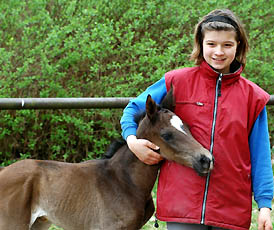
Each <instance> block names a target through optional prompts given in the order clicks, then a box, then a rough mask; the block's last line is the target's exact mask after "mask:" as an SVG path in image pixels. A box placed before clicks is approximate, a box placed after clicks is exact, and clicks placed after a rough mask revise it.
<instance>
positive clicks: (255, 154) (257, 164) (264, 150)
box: [249, 108, 273, 208]
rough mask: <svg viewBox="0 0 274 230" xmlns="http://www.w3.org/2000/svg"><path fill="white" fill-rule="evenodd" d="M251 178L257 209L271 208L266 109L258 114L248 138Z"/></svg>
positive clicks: (270, 173)
mask: <svg viewBox="0 0 274 230" xmlns="http://www.w3.org/2000/svg"><path fill="white" fill-rule="evenodd" d="M249 147H250V154H251V176H252V187H253V192H254V199H255V201H256V202H257V204H258V207H259V208H263V207H268V208H271V201H272V199H273V171H272V166H271V153H270V142H269V134H268V126H267V113H266V108H264V109H263V110H262V112H261V113H260V114H259V116H258V118H257V120H256V121H255V123H254V126H253V128H252V131H251V134H250V136H249Z"/></svg>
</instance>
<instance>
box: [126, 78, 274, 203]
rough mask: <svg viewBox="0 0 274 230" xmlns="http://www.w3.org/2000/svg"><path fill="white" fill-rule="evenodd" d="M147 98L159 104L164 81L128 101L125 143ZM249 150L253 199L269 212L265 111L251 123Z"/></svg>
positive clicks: (269, 168)
mask: <svg viewBox="0 0 274 230" xmlns="http://www.w3.org/2000/svg"><path fill="white" fill-rule="evenodd" d="M148 94H150V95H151V96H152V98H153V100H155V102H156V103H158V104H160V103H161V101H162V99H163V98H164V97H165V95H166V94H167V89H166V84H165V77H163V78H161V79H160V80H159V81H157V82H156V83H155V84H153V85H151V86H150V87H149V88H147V89H146V90H145V91H144V92H143V93H142V94H140V95H139V96H138V97H137V98H135V99H133V100H131V101H130V103H129V104H128V105H127V107H126V108H125V109H124V113H123V116H122V118H121V127H122V136H123V138H124V139H126V138H127V137H128V136H129V135H136V130H137V124H136V123H135V122H134V115H135V114H136V113H138V112H139V111H143V110H144V109H145V102H146V98H147V95H148ZM249 147H250V156H251V176H252V188H253V192H254V199H255V200H256V202H257V204H258V207H259V208H263V207H268V208H271V201H272V199H273V172H272V166H271V154H270V142H269V134H268V124H267V112H266V108H264V109H263V110H262V112H261V113H260V114H259V116H258V118H257V119H256V121H255V123H254V126H253V128H252V131H251V134H250V136H249Z"/></svg>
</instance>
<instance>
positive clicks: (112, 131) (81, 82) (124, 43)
mask: <svg viewBox="0 0 274 230" xmlns="http://www.w3.org/2000/svg"><path fill="white" fill-rule="evenodd" d="M215 8H230V9H231V10H233V11H234V12H236V14H237V15H239V16H240V18H241V19H242V21H243V22H244V24H245V25H246V29H247V31H248V34H249V38H250V44H251V51H250V53H249V57H248V63H247V68H246V70H245V73H244V75H245V76H246V77H247V78H249V79H251V80H252V81H254V82H256V83H257V84H258V85H260V86H261V87H262V88H264V89H265V90H266V91H268V92H269V93H270V94H273V93H274V91H273V90H274V73H273V64H272V60H273V59H274V57H273V53H274V52H273V46H272V42H271V41H272V38H273V17H272V11H271V9H272V5H271V1H262V0H260V1H257V0H256V1H255V0H252V1H240V2H239V1H236V0H233V1H231V0H230V1H228V0H224V1H222V3H219V1H214V0H213V1H194V0H193V1H176V0H170V1H164V0H150V1H141V0H130V1H124V0H112V1H109V0H99V1H94V0H81V1H79V0H71V1H66V0H33V1H31V2H30V1H25V0H23V1H22V0H13V1H1V3H0V10H1V15H0V54H1V55H0V66H1V67H0V97H22V98H24V97H119V96H123V97H127V96H130V97H132V96H136V95H138V94H139V93H140V92H142V91H143V90H144V89H145V88H146V87H147V86H148V85H150V84H151V83H153V82H155V81H156V80H158V79H159V78H161V77H162V76H163V74H164V73H165V72H166V71H169V70H171V69H174V68H179V67H183V66H190V65H193V63H191V62H190V61H189V60H188V58H189V54H190V52H191V45H192V33H193V28H194V25H195V24H196V22H197V21H198V19H199V18H200V17H201V16H203V15H204V14H206V13H208V12H209V11H211V10H213V9H215ZM268 110H269V127H270V132H271V141H272V146H273V144H274V138H273V136H274V116H273V115H274V108H273V106H272V107H268ZM121 114H122V111H121V110H115V109H112V110H96V109H95V110H62V111H61V110H47V111H44V110H39V111H1V116H0V123H1V127H0V145H1V148H0V155H1V156H0V158H1V162H3V163H2V164H9V163H11V162H12V161H13V160H15V159H18V158H29V157H33V158H40V159H59V160H65V161H71V162H78V161H81V160H83V159H92V158H95V157H98V156H100V154H102V153H103V152H104V149H105V147H106V145H108V143H109V141H110V139H112V138H116V137H118V136H119V133H120V125H119V119H120V116H121Z"/></svg>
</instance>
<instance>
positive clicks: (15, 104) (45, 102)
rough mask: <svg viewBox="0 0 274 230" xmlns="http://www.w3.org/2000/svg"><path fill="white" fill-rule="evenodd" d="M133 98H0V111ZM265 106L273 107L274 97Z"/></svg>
mask: <svg viewBox="0 0 274 230" xmlns="http://www.w3.org/2000/svg"><path fill="white" fill-rule="evenodd" d="M130 99H133V97H104V98H0V110H22V109H91V108H124V107H125V106H126V105H127V104H128V102H129V100H130ZM267 105H274V95H271V96H270V100H269V102H268V103H267Z"/></svg>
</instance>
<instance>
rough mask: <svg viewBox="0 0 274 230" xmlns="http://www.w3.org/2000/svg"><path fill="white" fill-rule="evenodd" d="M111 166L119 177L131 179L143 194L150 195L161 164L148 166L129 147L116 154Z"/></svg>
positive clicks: (124, 147)
mask: <svg viewBox="0 0 274 230" xmlns="http://www.w3.org/2000/svg"><path fill="white" fill-rule="evenodd" d="M110 164H111V165H112V166H114V165H115V166H114V170H115V171H116V172H117V175H121V177H123V176H124V177H129V178H130V180H131V182H132V183H133V184H134V185H135V187H136V188H137V189H140V190H141V191H142V194H146V195H150V193H151V190H152V189H153V186H154V184H155V181H156V178H157V175H158V170H159V168H160V165H159V164H157V165H152V166H151V165H146V164H145V163H143V162H141V161H140V160H139V159H138V158H137V157H136V156H135V155H134V153H132V152H131V151H130V149H129V148H128V146H127V145H125V146H123V147H122V148H121V149H119V150H118V151H117V153H115V155H114V156H113V157H112V158H111V159H110Z"/></svg>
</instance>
